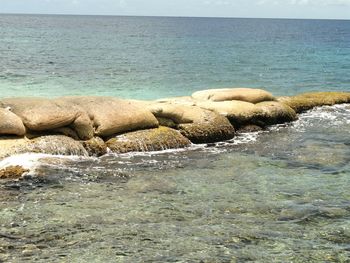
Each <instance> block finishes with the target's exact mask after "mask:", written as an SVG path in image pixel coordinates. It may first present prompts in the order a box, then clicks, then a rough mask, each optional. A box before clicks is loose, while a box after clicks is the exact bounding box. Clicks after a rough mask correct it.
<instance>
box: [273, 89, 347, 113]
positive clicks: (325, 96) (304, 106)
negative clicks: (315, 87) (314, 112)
mask: <svg viewBox="0 0 350 263" xmlns="http://www.w3.org/2000/svg"><path fill="white" fill-rule="evenodd" d="M278 101H280V102H283V103H285V104H287V105H288V106H289V107H291V108H292V109H293V110H294V111H295V112H296V113H301V112H304V111H307V110H310V109H312V108H314V107H317V106H325V105H334V104H341V103H350V92H309V93H304V94H300V95H296V96H291V97H280V98H278Z"/></svg>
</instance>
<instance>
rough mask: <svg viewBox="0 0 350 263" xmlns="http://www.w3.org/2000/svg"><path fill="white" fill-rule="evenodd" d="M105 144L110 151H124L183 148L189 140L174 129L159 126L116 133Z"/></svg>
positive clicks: (188, 143)
mask: <svg viewBox="0 0 350 263" xmlns="http://www.w3.org/2000/svg"><path fill="white" fill-rule="evenodd" d="M106 144H107V146H108V148H109V149H110V150H111V151H112V152H115V153H126V152H145V151H161V150H166V149H175V148H184V147H187V146H189V145H190V141H189V140H188V139H187V138H185V137H184V136H182V135H181V133H180V132H178V131H176V130H174V129H171V128H167V127H159V128H155V129H148V130H141V131H134V132H129V133H125V134H123V135H118V136H116V137H114V138H111V139H109V140H108V141H107V142H106Z"/></svg>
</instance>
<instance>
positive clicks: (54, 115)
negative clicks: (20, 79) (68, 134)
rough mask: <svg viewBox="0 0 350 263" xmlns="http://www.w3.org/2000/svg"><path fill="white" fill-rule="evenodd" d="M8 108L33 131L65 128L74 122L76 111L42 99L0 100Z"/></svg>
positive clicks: (68, 106) (69, 106) (65, 105)
mask: <svg viewBox="0 0 350 263" xmlns="http://www.w3.org/2000/svg"><path fill="white" fill-rule="evenodd" d="M0 105H2V107H9V108H10V109H11V111H12V112H14V113H15V114H17V115H18V116H19V117H20V118H21V119H22V121H23V123H24V125H25V126H26V127H27V128H29V129H31V130H33V131H44V130H51V129H55V128H60V127H64V126H67V125H69V124H71V123H73V122H74V120H75V118H76V116H77V111H76V110H74V109H72V107H71V105H67V104H62V103H60V102H56V101H54V100H50V99H43V98H10V99H2V100H0Z"/></svg>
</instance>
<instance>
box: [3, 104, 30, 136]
mask: <svg viewBox="0 0 350 263" xmlns="http://www.w3.org/2000/svg"><path fill="white" fill-rule="evenodd" d="M25 133H26V128H25V127H24V125H23V122H22V120H21V118H20V117H18V116H17V115H16V114H14V113H13V112H11V111H10V110H8V109H2V108H0V134H7V135H18V136H23V135H24V134H25Z"/></svg>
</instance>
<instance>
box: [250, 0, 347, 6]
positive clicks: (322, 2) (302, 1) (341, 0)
mask: <svg viewBox="0 0 350 263" xmlns="http://www.w3.org/2000/svg"><path fill="white" fill-rule="evenodd" d="M257 4H258V5H265V4H273V5H286V4H287V5H299V6H350V0H259V1H258V2H257Z"/></svg>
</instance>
